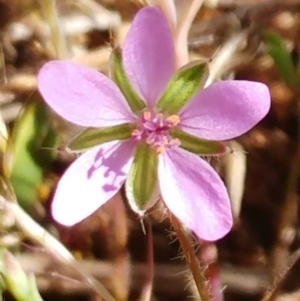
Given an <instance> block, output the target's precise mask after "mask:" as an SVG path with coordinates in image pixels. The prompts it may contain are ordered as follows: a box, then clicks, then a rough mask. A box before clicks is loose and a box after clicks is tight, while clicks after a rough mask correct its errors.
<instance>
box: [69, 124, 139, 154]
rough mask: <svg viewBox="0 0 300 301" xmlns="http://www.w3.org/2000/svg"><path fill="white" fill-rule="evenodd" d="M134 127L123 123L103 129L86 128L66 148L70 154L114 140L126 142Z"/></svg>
mask: <svg viewBox="0 0 300 301" xmlns="http://www.w3.org/2000/svg"><path fill="white" fill-rule="evenodd" d="M133 129H134V125H133V124H131V123H124V124H120V125H115V126H110V127H105V128H88V129H86V130H84V131H83V132H81V133H80V134H79V135H78V136H76V137H75V138H74V139H73V140H72V141H71V142H70V143H69V144H68V146H67V150H68V151H70V152H83V151H86V150H88V149H90V148H92V147H94V146H97V145H100V144H103V143H105V142H110V141H114V140H126V139H129V138H130V137H131V132H132V130H133Z"/></svg>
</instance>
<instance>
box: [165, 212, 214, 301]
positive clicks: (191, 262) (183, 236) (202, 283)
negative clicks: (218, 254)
mask: <svg viewBox="0 0 300 301" xmlns="http://www.w3.org/2000/svg"><path fill="white" fill-rule="evenodd" d="M169 214H170V220H171V223H172V225H173V227H174V230H175V232H176V234H177V237H178V239H179V242H180V245H181V248H182V251H183V254H184V256H185V259H186V262H187V264H188V266H189V269H190V271H191V273H192V275H193V278H194V281H195V285H196V288H197V290H198V293H199V296H200V300H201V301H211V298H210V296H209V292H208V288H207V285H206V283H207V280H206V278H205V276H204V274H203V273H202V271H201V268H200V265H199V261H198V259H197V257H196V255H195V252H194V249H193V248H192V246H191V242H190V239H189V238H188V236H187V233H186V231H185V230H184V228H183V226H182V225H181V223H180V221H179V220H178V219H177V217H175V216H174V215H173V214H172V213H171V212H170V213H169Z"/></svg>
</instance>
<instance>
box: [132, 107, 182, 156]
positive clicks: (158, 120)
mask: <svg viewBox="0 0 300 301" xmlns="http://www.w3.org/2000/svg"><path fill="white" fill-rule="evenodd" d="M179 123H180V118H179V116H178V115H171V116H168V117H167V118H165V117H164V115H163V114H161V113H155V112H150V111H144V112H143V113H142V114H141V116H140V118H139V120H138V121H137V128H136V129H134V130H133V131H132V133H131V136H132V137H133V138H134V139H135V141H139V140H142V139H143V140H144V141H145V142H146V143H147V144H149V145H151V146H152V147H153V149H154V150H155V152H156V153H157V154H164V153H165V152H166V149H167V148H170V147H176V146H178V145H180V141H179V140H178V139H173V138H172V136H171V135H170V133H169V130H170V129H171V128H173V127H175V126H177V125H178V124H179Z"/></svg>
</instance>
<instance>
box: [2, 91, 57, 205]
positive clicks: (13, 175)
mask: <svg viewBox="0 0 300 301" xmlns="http://www.w3.org/2000/svg"><path fill="white" fill-rule="evenodd" d="M56 142H57V136H56V134H55V132H54V130H53V129H52V127H51V126H50V122H49V119H48V114H47V109H46V106H45V104H44V103H43V101H42V99H41V97H40V96H39V94H38V93H37V92H36V93H34V95H33V96H32V97H31V99H30V101H29V102H28V103H27V104H26V105H25V107H24V109H23V111H22V112H21V114H20V116H19V118H18V120H17V121H16V123H15V125H14V128H13V133H12V137H11V140H10V144H9V147H8V152H11V153H10V154H11V160H8V161H11V163H9V164H10V166H5V167H4V169H5V170H6V171H7V173H8V177H9V178H10V180H11V183H12V186H13V188H14V191H15V194H16V196H17V199H18V201H19V203H20V205H21V206H22V207H23V208H25V209H26V210H30V209H31V208H32V206H34V205H35V204H36V202H37V201H38V192H39V188H40V187H41V185H42V183H43V180H44V176H45V174H46V172H47V171H48V170H49V168H50V166H51V163H52V162H53V159H54V158H55V152H54V151H53V149H51V148H53V147H54V146H55V145H56ZM43 147H46V148H47V149H43Z"/></svg>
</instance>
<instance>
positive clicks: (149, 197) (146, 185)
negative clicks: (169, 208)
mask: <svg viewBox="0 0 300 301" xmlns="http://www.w3.org/2000/svg"><path fill="white" fill-rule="evenodd" d="M157 166H158V155H157V153H156V152H155V150H154V149H153V148H152V147H151V146H150V145H148V144H146V143H145V142H141V143H139V145H138V147H137V149H136V152H135V156H134V160H133V164H132V166H131V169H130V171H129V174H128V177H127V181H126V186H125V190H126V196H127V198H128V201H129V204H130V205H131V207H132V209H133V210H134V211H135V212H137V213H140V212H143V211H145V210H147V209H148V208H150V207H151V206H153V205H154V203H155V202H156V201H157V196H158V194H157Z"/></svg>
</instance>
